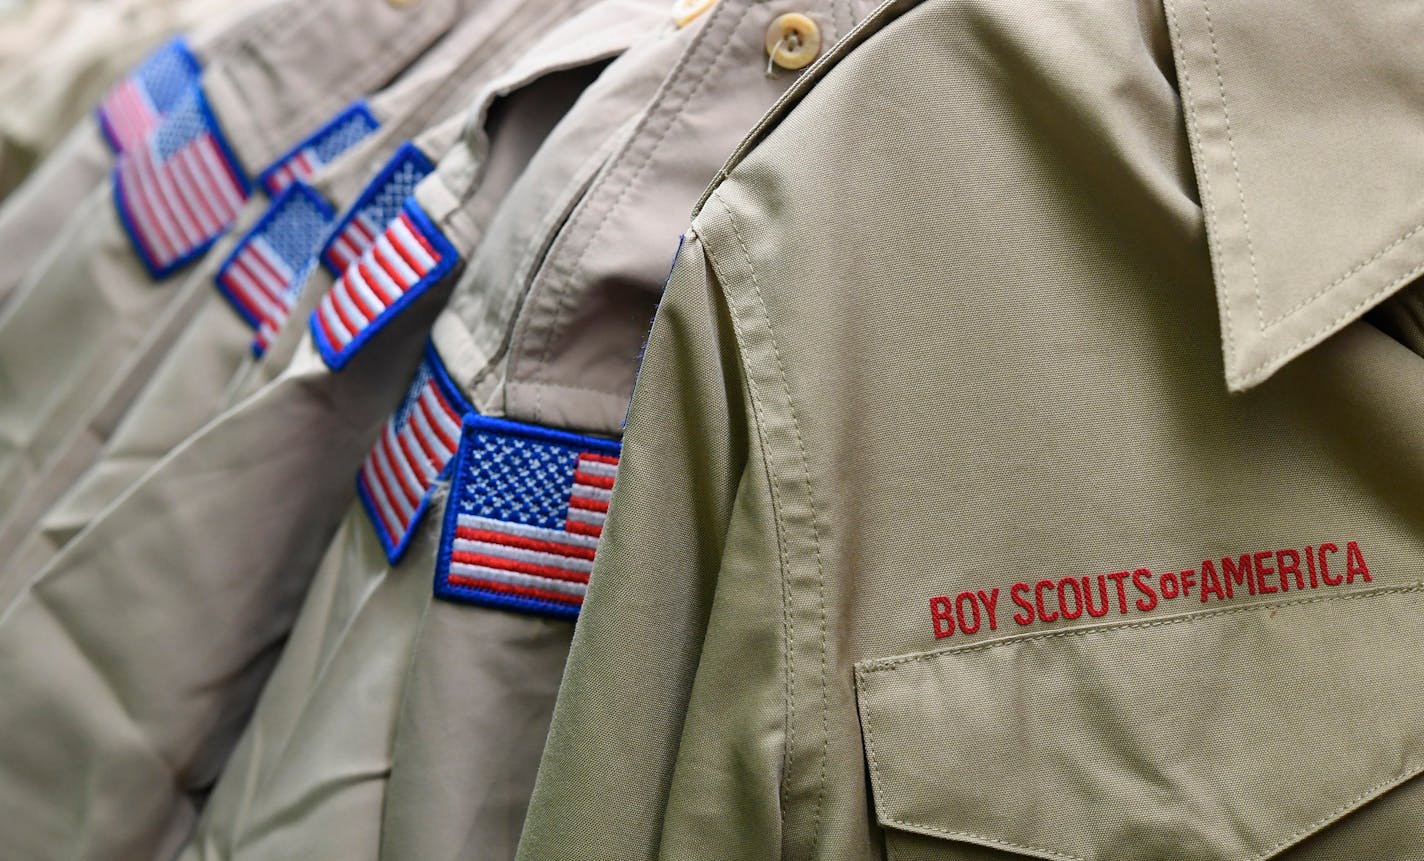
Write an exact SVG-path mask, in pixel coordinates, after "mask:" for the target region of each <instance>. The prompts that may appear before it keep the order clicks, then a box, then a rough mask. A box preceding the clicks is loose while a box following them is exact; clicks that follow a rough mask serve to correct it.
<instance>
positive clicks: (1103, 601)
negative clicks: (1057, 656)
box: [930, 541, 1372, 639]
mask: <svg viewBox="0 0 1424 861" xmlns="http://www.w3.org/2000/svg"><path fill="white" fill-rule="evenodd" d="M1342 556H1343V559H1342V558H1341V557H1342ZM1342 562H1343V563H1344V567H1343V570H1342V568H1341V563H1342ZM1356 582H1362V583H1369V582H1372V580H1371V577H1370V569H1369V567H1368V566H1366V565H1365V556H1364V553H1362V552H1361V551H1360V545H1359V543H1358V542H1355V541H1350V542H1347V543H1346V544H1345V549H1344V550H1343V551H1342V550H1341V549H1340V547H1339V546H1338V545H1336V544H1332V543H1330V542H1328V541H1327V542H1325V543H1323V544H1319V545H1316V546H1313V547H1312V546H1307V547H1303V548H1301V549H1299V550H1295V549H1286V550H1262V551H1260V552H1259V553H1243V554H1241V555H1240V556H1235V557H1233V556H1223V557H1222V558H1221V560H1220V562H1215V561H1213V560H1211V559H1204V560H1202V563H1201V567H1200V568H1188V569H1186V570H1184V571H1162V572H1154V571H1152V570H1150V569H1148V568H1137V569H1135V570H1125V571H1114V572H1113V573H1111V574H1097V575H1087V576H1081V577H1062V578H1059V579H1057V580H1036V581H1023V580H1021V581H1019V582H1017V583H1014V584H1013V585H1011V586H1009V587H1008V590H1007V598H1008V600H1007V601H1004V602H1000V600H999V599H1000V595H1001V590H1000V588H999V587H998V586H995V587H993V588H991V589H975V590H973V591H967V592H960V593H959V594H957V595H936V596H935V597H933V598H931V599H930V621H931V622H932V624H933V625H934V635H935V639H944V638H945V637H952V636H954V635H955V634H956V633H959V634H977V633H979V632H980V631H997V630H999V628H1000V625H1004V626H1007V625H1008V624H1009V622H1010V621H1012V623H1013V624H1014V625H1017V626H1018V627H1020V628H1027V627H1029V626H1031V625H1036V624H1042V623H1048V622H1056V621H1059V620H1072V619H1080V618H1090V619H1101V618H1103V617H1105V616H1108V615H1109V614H1116V615H1119V616H1126V615H1128V614H1131V613H1147V612H1150V611H1151V610H1154V609H1156V608H1157V607H1158V606H1159V605H1163V604H1165V603H1167V602H1174V603H1180V602H1184V601H1193V602H1197V603H1201V604H1208V603H1211V602H1213V601H1225V600H1227V599H1229V598H1235V597H1239V596H1244V595H1272V594H1275V593H1278V592H1290V591H1300V590H1304V589H1319V588H1320V587H1321V586H1341V585H1353V584H1354V583H1356Z"/></svg>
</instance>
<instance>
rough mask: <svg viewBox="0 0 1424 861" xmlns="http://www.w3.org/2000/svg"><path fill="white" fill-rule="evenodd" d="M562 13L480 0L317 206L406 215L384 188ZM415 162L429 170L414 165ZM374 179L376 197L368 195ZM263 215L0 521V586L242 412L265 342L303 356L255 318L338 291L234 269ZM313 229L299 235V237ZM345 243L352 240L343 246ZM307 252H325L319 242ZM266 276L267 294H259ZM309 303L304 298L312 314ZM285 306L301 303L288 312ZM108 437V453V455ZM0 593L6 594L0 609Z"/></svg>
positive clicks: (439, 150) (451, 131)
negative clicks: (245, 378) (1, 563)
mask: <svg viewBox="0 0 1424 861" xmlns="http://www.w3.org/2000/svg"><path fill="white" fill-rule="evenodd" d="M566 11H567V9H566V7H563V6H560V5H559V4H538V5H530V4H524V3H517V2H509V0H501V2H493V0H484V4H483V6H482V7H481V10H480V12H479V14H478V15H472V16H470V17H469V18H467V19H466V20H465V21H463V22H462V23H461V24H460V26H458V27H456V28H455V29H454V30H452V31H451V32H450V33H449V34H448V35H447V36H446V37H445V38H443V39H442V40H441V42H440V43H439V44H438V45H437V46H436V47H435V48H434V49H432V50H431V51H430V53H429V54H428V55H426V56H425V57H423V58H422V59H421V60H420V61H419V62H418V63H417V64H416V65H415V66H414V67H413V68H412V69H411V70H410V71H409V72H408V73H406V74H404V75H402V77H401V79H400V80H399V81H397V82H396V83H395V84H393V85H392V86H391V87H389V88H387V89H386V90H385V91H383V92H381V93H378V94H376V95H373V96H372V97H371V98H370V99H369V100H367V101H366V106H367V109H368V110H369V113H370V116H371V117H372V118H374V120H376V121H377V122H378V123H379V126H378V127H377V128H376V129H375V130H374V131H371V132H370V133H369V134H368V135H367V136H366V137H365V138H364V139H362V140H361V141H360V142H359V143H357V144H355V145H353V146H352V148H351V149H350V150H348V151H347V152H346V153H344V154H343V155H342V156H341V157H340V158H338V159H337V160H336V161H335V162H333V163H331V164H330V165H328V166H327V167H324V168H322V169H320V170H319V171H318V172H317V173H316V174H314V175H311V176H309V177H308V182H309V183H310V185H311V187H312V188H313V189H314V190H315V191H316V192H317V193H318V194H319V195H320V196H321V199H323V200H325V201H327V202H328V203H330V204H335V205H336V206H337V207H339V208H340V210H341V211H340V212H338V211H337V210H336V209H333V210H331V219H332V221H333V227H335V226H337V225H338V224H339V222H341V221H342V220H344V217H345V216H346V215H348V214H349V213H348V212H347V210H348V209H349V208H351V207H356V208H358V209H361V210H362V211H363V212H365V211H366V208H367V207H368V206H369V205H378V204H380V203H381V200H376V201H374V203H373V202H372V200H371V196H377V197H379V198H381V199H382V200H383V199H385V198H392V199H393V200H394V205H395V206H398V204H399V199H400V198H401V197H404V192H400V191H397V190H395V189H394V188H392V187H389V186H388V185H387V184H386V182H389V183H394V184H396V185H399V186H401V187H408V186H410V185H413V182H414V177H415V174H416V173H418V172H419V171H421V170H425V169H428V164H429V162H430V161H433V160H435V159H438V158H439V157H440V156H441V155H443V154H444V152H445V151H446V150H447V149H448V148H449V147H450V145H451V144H452V143H453V141H454V140H455V139H456V138H457V137H458V134H459V131H460V122H461V121H460V119H459V118H458V117H456V118H453V119H451V120H449V121H448V122H442V123H440V124H439V125H438V126H436V127H430V126H431V124H432V123H433V122H434V121H435V120H436V119H439V118H441V117H445V116H448V115H451V114H455V113H457V112H460V113H462V112H463V111H462V109H463V108H464V107H465V105H466V104H467V103H468V102H469V100H470V98H471V97H472V95H473V94H474V92H475V91H477V90H478V89H479V88H480V87H482V86H483V85H484V84H486V83H487V82H488V81H489V79H490V78H491V77H492V76H493V75H494V74H495V73H496V71H499V70H503V69H504V68H506V67H507V66H508V65H509V63H510V62H511V58H512V57H513V56H516V55H517V54H518V53H519V52H521V51H522V50H524V49H527V48H528V46H529V44H530V41H531V40H532V39H534V38H536V37H538V36H539V35H540V34H541V33H542V32H543V31H544V30H545V29H547V27H548V26H549V25H550V24H551V23H552V22H555V21H557V19H558V18H559V16H560V15H561V14H564V13H566ZM428 127H429V128H428ZM407 138H414V139H415V140H414V141H413V142H412V145H413V146H414V147H415V148H416V149H417V150H418V151H419V153H420V154H421V155H410V154H409V153H407V152H406V151H404V150H402V151H401V152H400V153H397V152H396V150H397V148H398V147H399V146H400V145H401V144H402V143H404V142H405V141H406V139H407ZM392 159H396V160H398V161H399V164H400V165H410V167H404V168H402V167H399V166H397V167H396V168H395V169H394V172H393V174H392V175H391V176H390V179H389V180H378V179H373V175H376V174H377V173H378V171H379V172H380V174H379V175H380V176H381V177H385V176H386V175H387V173H386V171H387V170H388V168H387V166H386V163H387V162H388V161H391V160H392ZM418 162H423V163H425V165H426V167H421V168H416V167H415V166H414V165H416V164H417V163H418ZM367 182H371V183H374V184H376V185H377V186H379V187H374V188H370V189H363V188H362V184H363V183H367ZM358 196H359V197H360V198H361V199H360V200H357V198H358ZM298 203H301V201H298ZM265 204H266V198H265V197H262V198H260V199H254V200H253V201H250V202H249V205H248V207H247V208H246V210H245V211H244V214H243V216H241V217H240V218H239V221H238V225H237V227H235V229H234V230H233V231H232V233H231V234H230V235H229V236H228V237H227V238H226V239H225V240H224V241H223V242H221V243H219V244H218V245H216V246H215V247H214V249H213V250H212V251H210V252H209V253H208V254H207V255H206V256H205V258H204V260H203V261H202V263H201V264H200V265H198V266H197V267H195V268H194V269H193V270H192V272H191V273H189V275H188V276H187V280H186V283H185V284H184V285H183V286H182V287H180V288H179V291H180V295H179V296H178V297H177V298H175V299H174V300H172V301H171V303H170V306H169V307H168V308H167V309H166V310H165V312H164V315H163V317H162V324H161V325H159V326H155V327H154V328H153V329H152V330H151V331H150V332H148V333H147V334H146V336H145V339H144V341H143V342H142V345H141V346H140V348H138V349H136V350H134V351H133V354H132V355H131V356H130V358H129V359H128V360H127V361H126V366H125V369H124V370H123V371H122V372H121V373H119V374H117V375H116V376H115V379H114V381H113V382H112V383H111V384H110V385H109V386H108V387H107V390H106V391H105V392H104V394H103V395H102V396H100V397H99V398H98V399H97V401H96V404H97V405H96V406H95V408H94V409H93V410H91V411H90V413H89V414H88V415H87V416H85V417H84V419H83V420H81V422H80V427H78V428H76V430H75V432H74V433H73V434H72V435H71V437H70V439H69V440H68V441H67V442H66V443H65V444H64V445H63V446H62V447H61V451H60V453H58V454H56V455H55V456H54V457H52V458H51V460H50V463H49V464H48V465H47V468H46V469H45V472H44V474H43V476H42V477H41V478H39V479H37V480H36V481H35V482H34V483H32V485H31V488H30V490H29V492H27V493H26V494H25V495H24V497H23V498H21V499H19V500H17V502H16V503H15V504H14V505H13V506H12V509H11V512H10V514H9V517H8V518H4V519H0V558H4V557H5V556H7V555H10V556H11V561H10V563H9V564H8V565H7V570H6V574H5V577H4V578H3V579H5V580H8V581H9V583H10V584H11V587H12V588H13V587H14V584H15V582H16V581H17V580H19V581H23V578H24V577H26V576H28V575H29V574H31V573H33V572H34V571H37V570H38V568H39V566H40V565H42V564H43V562H44V561H45V560H46V559H47V558H48V557H49V556H50V555H52V554H53V552H54V551H55V549H57V548H58V547H59V546H60V545H61V544H62V543H63V542H64V541H66V540H68V538H69V537H71V536H73V535H74V534H75V533H76V532H78V530H79V529H81V528H82V527H83V526H84V525H85V524H86V523H87V522H88V521H89V520H90V519H92V518H93V516H94V515H96V514H97V513H98V512H99V511H101V510H102V509H103V508H104V507H105V506H106V505H108V504H109V503H110V502H112V501H113V500H114V499H115V498H116V497H117V495H118V494H119V493H121V492H122V491H123V490H124V489H125V488H127V487H128V486H129V485H130V484H131V483H132V482H133V481H134V480H136V479H137V478H138V477H139V476H140V475H142V474H143V472H144V471H145V470H146V469H147V468H148V467H149V466H151V465H152V464H153V463H154V462H155V461H156V460H157V459H158V458H160V457H162V456H163V455H164V454H166V453H167V452H168V451H169V450H171V449H172V448H173V447H174V446H176V445H178V444H179V443H180V442H182V440H183V439H184V438H186V437H187V436H189V435H190V434H192V433H194V432H196V431H197V430H198V429H199V428H200V427H201V426H202V425H203V423H204V422H206V421H207V420H209V419H211V418H213V417H214V416H215V415H216V414H217V413H218V412H219V411H220V410H221V408H222V406H223V405H224V403H225V402H227V403H231V402H233V388H234V386H235V385H236V380H235V378H236V377H237V376H239V375H240V374H241V373H242V369H244V368H245V367H246V365H248V364H249V363H250V362H251V360H252V359H253V351H254V350H255V349H257V348H258V347H257V344H258V339H259V338H260V339H261V344H262V347H263V348H264V352H263V359H264V361H265V360H270V361H271V362H272V363H273V364H274V365H275V366H276V367H278V368H280V367H281V366H283V365H285V363H286V361H287V360H288V359H289V358H290V356H291V354H292V349H293V346H294V345H293V344H290V343H289V342H294V341H295V340H297V339H296V338H286V339H284V340H283V341H282V343H281V344H280V345H277V344H275V343H268V342H269V341H272V342H275V341H277V335H276V330H278V329H280V328H282V326H281V324H282V323H283V322H284V319H275V318H274V319H273V320H266V319H264V318H261V317H253V316H252V315H253V314H254V313H257V314H261V313H269V314H273V315H275V317H276V318H280V317H281V314H282V313H286V318H285V319H294V320H297V321H298V325H297V326H296V327H294V328H296V329H297V330H304V325H302V324H304V323H305V317H306V314H304V313H302V310H303V307H305V308H307V309H308V310H309V308H310V306H311V304H312V303H313V302H314V301H315V300H314V299H311V298H310V297H309V296H308V293H311V292H315V293H316V295H320V292H324V290H325V286H326V285H329V284H330V280H329V279H328V280H323V276H324V275H329V271H328V269H327V268H326V266H325V265H323V266H318V267H315V268H313V269H312V270H311V272H310V275H308V276H306V279H305V280H306V281H307V282H308V284H307V285H306V286H302V285H293V286H292V287H291V289H290V290H289V291H288V292H289V293H290V292H292V291H300V292H299V295H298V296H297V298H296V299H295V300H293V299H291V298H290V296H289V295H273V294H272V292H271V289H270V285H268V284H267V282H269V281H274V280H276V279H277V276H275V275H273V274H272V272H271V271H270V270H269V269H267V268H265V265H264V262H257V263H253V262H251V261H245V262H242V263H238V264H233V263H232V262H231V261H230V258H231V257H232V256H233V254H234V253H235V247H238V246H241V247H247V246H248V245H249V244H250V243H251V242H252V241H254V240H253V239H252V238H251V237H252V235H253V234H261V233H263V232H264V231H265V230H266V228H265V227H264V228H261V229H259V228H257V227H256V226H255V225H256V224H257V223H258V219H259V218H261V217H262V214H263V213H265V212H267V211H268V210H269V207H268V206H267V205H265ZM303 205H305V204H303ZM287 206H289V203H288V202H287V201H286V200H281V201H280V203H279V202H274V203H272V204H271V206H270V208H271V209H274V210H276V209H285V208H286V207H287ZM308 208H309V207H308ZM361 217H363V218H365V216H364V215H363V216H361ZM264 221H265V219H264ZM286 223H287V222H282V221H278V222H277V223H276V224H274V225H273V227H272V229H273V230H281V229H286V228H284V224H286ZM380 226H383V225H377V228H379V227H380ZM306 227H307V225H306V224H303V229H306ZM311 228H312V229H311V230H310V233H311V234H312V235H313V236H314V235H316V234H317V229H316V226H315V225H311ZM350 233H351V231H350V230H346V231H343V235H349V234H350ZM333 241H336V240H333ZM345 241H346V240H344V239H343V240H341V242H342V243H344V242H345ZM341 247H343V248H344V247H346V246H345V245H344V244H343V245H341ZM310 254H311V255H313V256H315V255H316V254H318V247H317V246H316V245H313V246H312V247H311V249H310ZM328 256H330V255H328ZM295 277H296V276H295V275H294V276H293V280H295ZM258 278H260V279H262V285H261V286H257V287H254V284H253V282H254V280H256V279H258ZM220 291H221V292H220ZM303 297H307V298H306V299H305V305H304V304H303V301H304V300H303ZM287 302H292V303H293V306H292V308H291V310H290V311H289V312H288V311H287V310H286V308H285V305H286V303H287ZM249 318H250V319H249ZM258 320H261V324H260V325H258ZM254 328H260V329H261V332H254ZM273 376H275V374H273ZM110 437H113V441H112V444H108V443H109V439H110ZM101 446H103V447H104V449H103V456H102V458H101V457H100V447H101ZM96 460H97V461H98V462H95V461H96ZM66 488H68V491H67V492H66ZM61 493H65V498H64V500H63V503H62V504H59V505H58V506H57V507H56V508H55V509H54V510H53V511H52V512H50V514H49V515H48V516H47V518H46V519H45V521H44V523H43V524H41V525H40V531H39V534H36V535H32V536H29V539H28V540H27V541H26V542H25V547H24V548H23V549H21V550H18V551H16V550H15V547H16V545H17V544H19V543H20V542H21V541H22V540H23V539H25V538H26V536H27V534H28V533H29V532H30V530H31V529H32V527H34V526H35V524H36V521H37V519H38V518H39V516H40V515H41V513H43V512H45V511H46V510H48V509H50V508H51V506H52V505H53V504H54V503H55V501H56V499H57V498H58V497H59V495H60V494H61ZM4 592H5V587H4V586H3V585H0V600H3V595H4Z"/></svg>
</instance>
